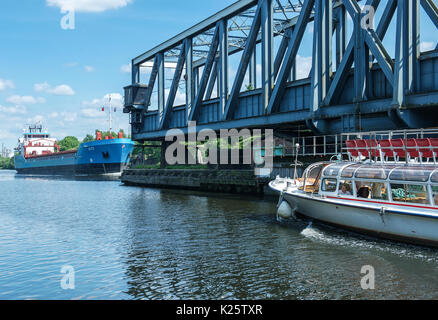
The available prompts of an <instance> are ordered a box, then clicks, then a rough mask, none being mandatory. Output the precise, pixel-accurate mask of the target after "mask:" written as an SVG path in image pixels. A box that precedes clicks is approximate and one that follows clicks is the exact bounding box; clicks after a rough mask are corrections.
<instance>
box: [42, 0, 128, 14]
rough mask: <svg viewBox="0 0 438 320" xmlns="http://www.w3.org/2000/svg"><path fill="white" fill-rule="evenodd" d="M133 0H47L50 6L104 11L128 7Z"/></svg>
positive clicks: (81, 10) (82, 10)
mask: <svg viewBox="0 0 438 320" xmlns="http://www.w3.org/2000/svg"><path fill="white" fill-rule="evenodd" d="M131 2H132V0H46V4H47V5H48V6H50V7H58V8H60V9H61V10H74V11H76V12H103V11H106V10H111V9H118V8H122V7H126V6H127V5H128V4H130V3H131Z"/></svg>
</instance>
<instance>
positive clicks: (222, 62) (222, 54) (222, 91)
mask: <svg viewBox="0 0 438 320" xmlns="http://www.w3.org/2000/svg"><path fill="white" fill-rule="evenodd" d="M218 24H219V68H218V80H219V81H218V86H219V104H220V110H221V113H222V114H223V112H224V110H225V107H226V104H227V100H228V28H227V21H226V20H221V21H219V22H218ZM214 77H215V74H213V75H212V79H214ZM213 81H214V80H213Z"/></svg>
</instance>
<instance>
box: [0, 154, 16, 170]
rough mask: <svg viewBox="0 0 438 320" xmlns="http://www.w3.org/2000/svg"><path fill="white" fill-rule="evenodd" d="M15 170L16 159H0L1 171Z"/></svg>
mask: <svg viewBox="0 0 438 320" xmlns="http://www.w3.org/2000/svg"><path fill="white" fill-rule="evenodd" d="M12 169H14V158H3V157H0V170H12Z"/></svg>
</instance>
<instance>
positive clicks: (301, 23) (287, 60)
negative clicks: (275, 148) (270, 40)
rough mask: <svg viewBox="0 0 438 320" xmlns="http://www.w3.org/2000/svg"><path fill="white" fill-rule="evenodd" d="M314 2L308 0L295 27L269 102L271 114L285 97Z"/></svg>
mask: <svg viewBox="0 0 438 320" xmlns="http://www.w3.org/2000/svg"><path fill="white" fill-rule="evenodd" d="M314 2H315V1H314V0H307V1H306V2H305V3H304V4H303V7H302V9H301V13H300V15H299V18H298V21H297V24H296V25H295V28H294V32H293V34H292V37H291V38H290V39H289V45H288V48H287V50H286V52H285V54H284V59H283V64H282V65H281V68H280V71H279V74H278V77H277V80H276V83H275V87H274V90H273V92H272V96H271V99H270V101H269V105H268V110H267V113H268V114H271V113H272V112H273V111H275V109H276V108H277V107H278V106H279V104H280V100H281V98H282V96H283V93H284V89H285V83H286V81H287V79H288V77H289V75H290V71H291V69H292V65H293V63H294V61H295V58H296V56H297V53H298V49H299V45H300V43H301V40H302V39H303V35H304V31H305V30H306V26H307V22H308V20H309V17H310V13H311V12H312V9H313V4H314Z"/></svg>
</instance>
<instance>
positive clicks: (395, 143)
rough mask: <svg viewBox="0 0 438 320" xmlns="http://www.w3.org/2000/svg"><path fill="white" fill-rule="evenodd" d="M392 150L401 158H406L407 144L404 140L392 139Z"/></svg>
mask: <svg viewBox="0 0 438 320" xmlns="http://www.w3.org/2000/svg"><path fill="white" fill-rule="evenodd" d="M391 145H392V150H393V151H394V152H395V154H396V155H397V156H398V157H399V158H406V150H405V142H404V140H403V139H391Z"/></svg>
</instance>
